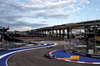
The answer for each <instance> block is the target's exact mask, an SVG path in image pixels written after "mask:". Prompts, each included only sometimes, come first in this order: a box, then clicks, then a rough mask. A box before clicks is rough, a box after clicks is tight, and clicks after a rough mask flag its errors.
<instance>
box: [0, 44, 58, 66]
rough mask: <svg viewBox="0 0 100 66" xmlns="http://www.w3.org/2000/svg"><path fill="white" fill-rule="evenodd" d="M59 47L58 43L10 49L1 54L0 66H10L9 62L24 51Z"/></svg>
mask: <svg viewBox="0 0 100 66" xmlns="http://www.w3.org/2000/svg"><path fill="white" fill-rule="evenodd" d="M55 45H57V44H56V43H38V45H34V46H31V47H22V48H14V49H8V50H5V51H1V52H0V66H8V64H7V60H8V59H9V58H10V57H11V56H12V55H14V54H17V53H21V52H22V51H27V50H33V49H40V48H45V47H51V46H55Z"/></svg>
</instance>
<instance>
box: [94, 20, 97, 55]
mask: <svg viewBox="0 0 100 66" xmlns="http://www.w3.org/2000/svg"><path fill="white" fill-rule="evenodd" d="M95 31H96V24H95V21H94V54H96V52H97V49H96V33H95Z"/></svg>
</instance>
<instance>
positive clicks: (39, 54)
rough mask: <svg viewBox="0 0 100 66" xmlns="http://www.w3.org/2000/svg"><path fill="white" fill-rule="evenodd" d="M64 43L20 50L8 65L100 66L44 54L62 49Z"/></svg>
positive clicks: (10, 59)
mask: <svg viewBox="0 0 100 66" xmlns="http://www.w3.org/2000/svg"><path fill="white" fill-rule="evenodd" d="M62 48H63V45H58V46H55V47H53V48H52V49H47V48H42V49H35V50H29V51H23V52H19V53H17V54H15V55H13V56H11V57H10V58H9V59H8V62H7V63H8V66H100V65H91V64H78V63H71V62H65V61H60V60H57V59H47V58H45V57H44V54H45V53H47V52H49V51H52V50H57V49H62Z"/></svg>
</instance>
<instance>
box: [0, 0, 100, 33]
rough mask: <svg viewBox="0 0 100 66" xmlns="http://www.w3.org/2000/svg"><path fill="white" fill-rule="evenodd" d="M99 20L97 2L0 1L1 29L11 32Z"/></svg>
mask: <svg viewBox="0 0 100 66" xmlns="http://www.w3.org/2000/svg"><path fill="white" fill-rule="evenodd" d="M97 19H100V0H0V26H3V27H7V26H8V25H9V26H10V31H14V30H16V31H26V30H32V29H37V28H42V27H48V26H54V25H61V24H68V23H77V22H83V21H90V20H97Z"/></svg>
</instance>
